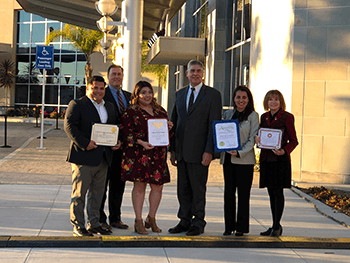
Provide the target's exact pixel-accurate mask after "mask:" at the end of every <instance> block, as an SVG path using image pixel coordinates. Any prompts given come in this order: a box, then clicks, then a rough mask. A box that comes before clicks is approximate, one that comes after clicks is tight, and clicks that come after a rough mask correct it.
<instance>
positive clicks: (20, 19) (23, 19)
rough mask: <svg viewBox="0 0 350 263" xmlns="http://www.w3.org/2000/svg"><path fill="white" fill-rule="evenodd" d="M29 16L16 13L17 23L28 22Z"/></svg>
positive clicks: (22, 12) (19, 12) (23, 12)
mask: <svg viewBox="0 0 350 263" xmlns="http://www.w3.org/2000/svg"><path fill="white" fill-rule="evenodd" d="M29 21H30V14H29V13H27V12H25V11H22V10H20V11H18V22H29Z"/></svg>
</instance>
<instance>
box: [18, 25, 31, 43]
mask: <svg viewBox="0 0 350 263" xmlns="http://www.w3.org/2000/svg"><path fill="white" fill-rule="evenodd" d="M17 30H18V34H19V37H18V42H19V43H30V25H29V24H19V25H18V27H17Z"/></svg>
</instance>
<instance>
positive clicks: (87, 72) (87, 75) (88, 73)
mask: <svg viewBox="0 0 350 263" xmlns="http://www.w3.org/2000/svg"><path fill="white" fill-rule="evenodd" d="M91 76H92V67H91V64H90V59H88V60H87V61H86V65H85V82H86V83H87V80H88V79H89V78H91Z"/></svg>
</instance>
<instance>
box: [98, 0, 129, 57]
mask: <svg viewBox="0 0 350 263" xmlns="http://www.w3.org/2000/svg"><path fill="white" fill-rule="evenodd" d="M95 8H96V10H97V12H98V13H99V14H100V15H102V17H101V19H100V20H98V21H96V25H97V27H98V29H99V30H101V31H102V32H103V33H104V35H103V39H101V41H100V44H101V47H102V48H103V56H104V62H105V63H106V61H107V50H108V49H109V48H110V46H111V41H110V40H108V38H107V35H108V33H109V32H111V31H112V30H113V29H114V28H115V27H116V26H118V27H120V28H123V27H124V26H126V23H125V22H124V21H113V19H112V18H111V16H112V15H113V14H115V12H117V10H118V5H117V4H116V2H115V0H100V1H97V2H95ZM121 31H124V30H121Z"/></svg>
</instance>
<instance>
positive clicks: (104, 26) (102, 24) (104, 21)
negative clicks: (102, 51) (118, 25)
mask: <svg viewBox="0 0 350 263" xmlns="http://www.w3.org/2000/svg"><path fill="white" fill-rule="evenodd" d="M112 21H113V19H112V18H111V17H110V16H103V17H101V19H100V20H98V21H96V24H97V27H98V29H99V30H101V31H102V32H110V31H112V30H113V29H114V28H115V26H113V25H109V24H108V22H112Z"/></svg>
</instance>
